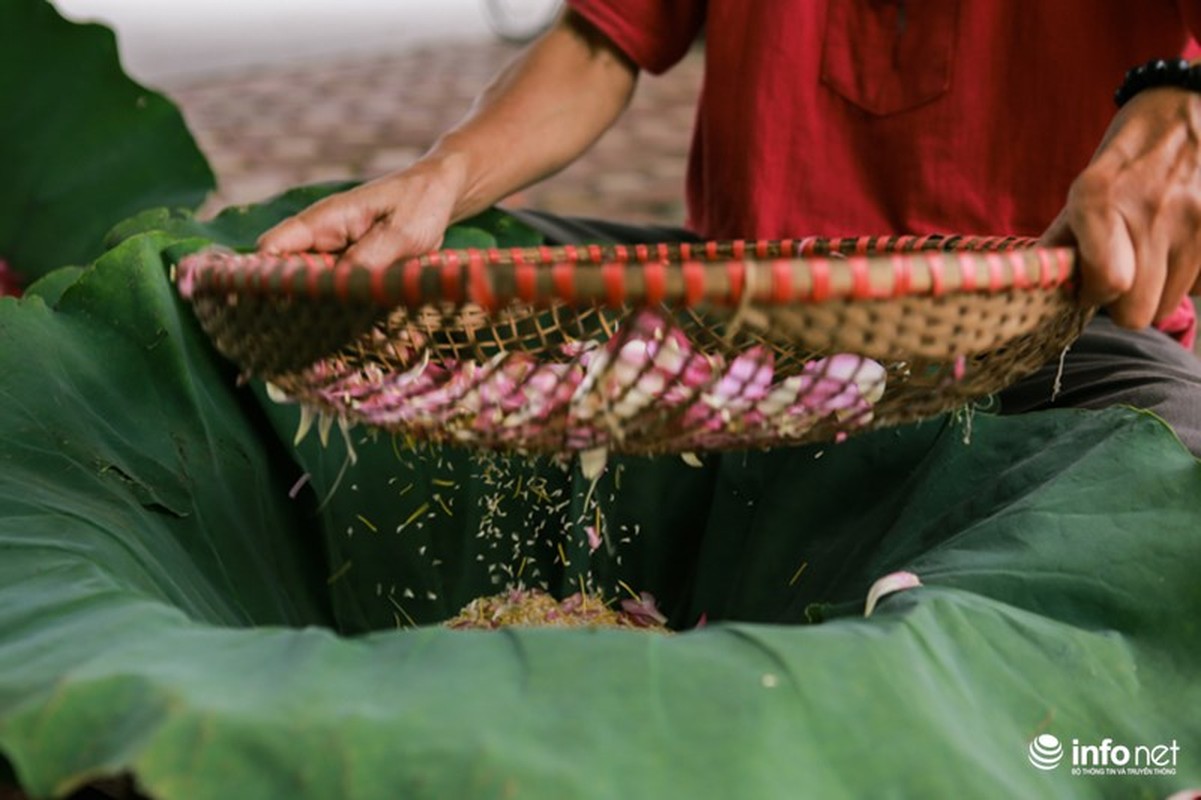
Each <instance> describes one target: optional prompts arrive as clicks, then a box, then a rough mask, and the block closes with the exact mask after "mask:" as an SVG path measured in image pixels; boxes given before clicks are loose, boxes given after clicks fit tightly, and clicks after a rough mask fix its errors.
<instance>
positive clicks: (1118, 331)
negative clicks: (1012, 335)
mask: <svg viewBox="0 0 1201 800" xmlns="http://www.w3.org/2000/svg"><path fill="white" fill-rule="evenodd" d="M513 213H514V214H515V215H516V216H517V217H518V218H520V219H521V220H522V221H524V222H526V223H527V224H529V225H530V226H531V227H533V228H535V229H536V230H538V231H540V232H541V233H542V234H543V235H544V236H545V237H546V238H547V240H548V242H549V243H551V244H579V243H582V242H620V243H625V244H633V243H639V242H679V241H696V239H697V237H696V235H695V234H694V233H692V232H690V231H687V230H685V229H683V228H673V227H669V226H651V225H647V226H640V225H627V224H622V223H618V222H610V221H607V220H596V219H585V218H579V217H557V216H554V215H552V214H547V213H545V212H541V211H517V212H513ZM1057 374H1058V375H1060V389H1059V392H1058V394H1055V392H1054V391H1053V390H1054V385H1055V378H1056V375H1057ZM1053 395H1054V396H1053ZM1000 401H1001V408H1000V410H1001V413H1003V414H1019V413H1024V412H1027V411H1041V410H1043V409H1048V408H1107V407H1109V406H1130V407H1133V408H1139V409H1145V410H1147V411H1151V412H1152V413H1154V414H1156V415H1157V416H1158V417H1160V418H1161V419H1163V420H1164V421H1166V422H1167V423H1168V424H1169V425H1171V426H1172V428H1173V430H1175V431H1176V435H1177V436H1179V437H1180V439H1181V441H1182V442H1184V444H1185V446H1186V447H1188V449H1189V450H1191V451H1192V452H1193V454H1194V455H1196V456H1199V457H1201V360H1198V358H1197V357H1196V356H1195V355H1193V354H1192V353H1190V352H1189V351H1187V350H1185V349H1184V348H1183V347H1181V346H1180V345H1179V344H1178V343H1176V342H1175V341H1174V340H1172V339H1171V338H1169V337H1168V336H1165V335H1164V334H1162V333H1160V332H1159V331H1156V330H1151V329H1147V330H1141V331H1132V330H1126V329H1125V328H1119V327H1118V326H1116V325H1114V323H1113V322H1112V321H1111V320H1110V319H1109V317H1107V316H1105V315H1104V314H1099V315H1098V316H1097V317H1096V318H1095V319H1094V320H1093V321H1092V322H1091V323H1089V325H1088V327H1087V328H1085V330H1084V333H1083V334H1082V335H1081V336H1080V338H1079V339H1078V340H1076V342H1075V343H1074V344H1073V345H1072V347H1071V349H1070V350H1069V351H1068V353H1067V356H1066V357H1065V358H1064V360H1063V369H1062V373H1061V372H1060V364H1059V360H1058V359H1056V360H1054V361H1053V362H1051V363H1049V364H1046V365H1044V366H1043V367H1042V368H1041V369H1039V370H1038V371H1037V372H1035V373H1034V374H1033V375H1030V376H1028V377H1026V378H1023V379H1022V380H1020V381H1018V382H1017V383H1015V384H1014V385H1012V386H1010V387H1009V388H1008V389H1006V390H1005V391H1003V392H1001V394H1000Z"/></svg>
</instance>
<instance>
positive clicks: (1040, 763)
mask: <svg viewBox="0 0 1201 800" xmlns="http://www.w3.org/2000/svg"><path fill="white" fill-rule="evenodd" d="M1029 757H1030V763H1031V764H1033V765H1034V766H1035V767H1037V768H1039V769H1045V770H1052V769H1055V768H1056V767H1058V766H1059V762H1060V761H1062V760H1063V745H1061V744H1060V743H1059V740H1058V739H1056V738H1055V737H1054V736H1052V735H1051V734H1049V733H1044V734H1041V735H1040V736H1037V737H1035V739H1034V741H1033V742H1031V743H1030V753H1029Z"/></svg>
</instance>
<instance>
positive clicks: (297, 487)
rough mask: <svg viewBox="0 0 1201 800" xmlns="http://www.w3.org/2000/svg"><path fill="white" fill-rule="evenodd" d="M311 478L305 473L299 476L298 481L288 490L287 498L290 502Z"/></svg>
mask: <svg viewBox="0 0 1201 800" xmlns="http://www.w3.org/2000/svg"><path fill="white" fill-rule="evenodd" d="M311 477H312V476H311V475H310V474H309V473H307V472H306V473H305V474H303V475H301V476H300V478H299V480H297V481H296V483H294V484H292V488H291V489H289V490H288V497H289V498H290V499H292V500H295V499H296V495H298V494H300V490H301V489H303V488H304V485H305V484H306V483H308V482H309V478H311Z"/></svg>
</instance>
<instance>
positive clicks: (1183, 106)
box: [1042, 88, 1201, 328]
mask: <svg viewBox="0 0 1201 800" xmlns="http://www.w3.org/2000/svg"><path fill="white" fill-rule="evenodd" d="M1042 241H1043V243H1044V244H1051V245H1075V246H1076V247H1077V248H1078V249H1079V251H1080V258H1081V262H1082V264H1081V267H1082V287H1081V299H1082V300H1083V301H1084V302H1087V303H1094V304H1098V305H1107V306H1108V307H1109V313H1110V315H1111V316H1112V318H1113V320H1114V321H1115V322H1116V323H1118V324H1119V325H1122V326H1124V327H1127V328H1142V327H1145V326H1147V325H1150V324H1151V323H1152V322H1153V321H1155V320H1157V319H1159V318H1160V317H1163V316H1165V315H1166V314H1168V313H1170V312H1171V311H1172V310H1173V309H1175V308H1176V306H1177V305H1179V303H1180V300H1181V298H1183V297H1184V295H1185V294H1187V293H1189V292H1190V291H1191V292H1197V291H1198V290H1201V280H1199V277H1201V95H1199V94H1197V93H1194V92H1190V91H1187V90H1184V89H1176V88H1159V89H1150V90H1147V91H1144V92H1142V93H1140V94H1138V95H1136V96H1135V97H1134V98H1132V99H1131V100H1130V101H1129V102H1128V103H1127V104H1126V105H1125V106H1124V107H1123V108H1122V110H1121V111H1120V112H1118V114H1117V116H1116V117H1114V120H1113V123H1112V124H1111V125H1110V127H1109V130H1108V131H1107V132H1106V134H1105V137H1104V139H1103V140H1102V142H1101V146H1100V147H1099V148H1098V149H1097V152H1096V154H1095V155H1094V156H1093V160H1092V163H1090V164H1089V166H1088V167H1087V168H1086V169H1085V170H1084V172H1082V173H1081V174H1080V176H1079V177H1078V178H1077V179H1076V181H1075V182H1074V183H1073V184H1072V188H1071V190H1070V191H1069V192H1068V201H1067V205H1066V207H1065V208H1064V209H1063V211H1061V212H1060V214H1059V216H1058V217H1057V218H1056V220H1055V222H1053V223H1052V224H1051V227H1050V228H1048V229H1047V231H1046V232H1045V233H1044V234H1043V237H1042Z"/></svg>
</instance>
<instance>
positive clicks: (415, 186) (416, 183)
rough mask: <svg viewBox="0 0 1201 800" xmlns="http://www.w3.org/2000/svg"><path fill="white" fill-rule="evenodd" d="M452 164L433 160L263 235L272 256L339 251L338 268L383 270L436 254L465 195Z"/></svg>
mask: <svg viewBox="0 0 1201 800" xmlns="http://www.w3.org/2000/svg"><path fill="white" fill-rule="evenodd" d="M463 181H464V173H463V170H462V168H461V167H458V166H456V162H455V161H454V160H453V159H429V160H423V161H420V162H418V163H417V164H414V165H413V166H412V167H410V168H409V169H406V170H402V171H400V172H394V173H392V174H389V175H385V176H384V177H382V178H377V179H376V180H373V181H371V182H370V183H365V184H363V185H362V186H359V187H357V188H354V189H351V190H350V191H347V192H342V193H340V194H336V195H332V196H330V197H327V198H325V199H324V200H321V201H320V202H318V203H315V204H314V205H312V206H310V207H308V208H307V209H305V210H304V211H302V212H300V213H299V214H297V215H296V216H294V217H290V218H288V219H286V220H284V221H283V222H281V223H280V224H278V225H276V226H275V227H274V228H272V229H271V230H269V231H267V232H266V233H264V234H263V235H262V236H261V237H260V238H259V242H258V246H259V249H260V250H262V251H265V252H268V253H290V252H297V251H305V250H313V251H319V252H341V253H342V255H341V257H340V258H339V259H338V262H339V263H340V264H355V265H359V266H365V267H370V268H373V269H382V268H384V267H386V266H388V265H389V264H391V263H393V262H394V261H397V260H398V259H401V258H404V257H406V256H412V255H419V254H421V253H427V252H429V251H431V250H437V249H438V247H439V246H441V244H442V235H443V232H444V231H445V230H446V228H447V227H448V226H449V225H450V222H451V215H452V213H453V212H454V208H455V203H456V201H457V199H458V197H459V196H460V194H461V193H462V189H463Z"/></svg>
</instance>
